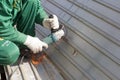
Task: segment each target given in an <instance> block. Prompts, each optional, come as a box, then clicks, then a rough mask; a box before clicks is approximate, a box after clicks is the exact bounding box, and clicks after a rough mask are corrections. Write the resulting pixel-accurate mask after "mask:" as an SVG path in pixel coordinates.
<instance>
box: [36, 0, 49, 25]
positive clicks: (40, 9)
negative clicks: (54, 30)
mask: <svg viewBox="0 0 120 80" xmlns="http://www.w3.org/2000/svg"><path fill="white" fill-rule="evenodd" d="M37 1H38V3H37V6H38V11H37V15H36V19H35V22H36V23H38V24H41V25H43V23H42V22H43V20H44V19H45V18H48V15H47V13H46V12H45V10H44V9H43V7H42V5H41V0H37Z"/></svg>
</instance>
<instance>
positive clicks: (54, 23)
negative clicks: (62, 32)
mask: <svg viewBox="0 0 120 80" xmlns="http://www.w3.org/2000/svg"><path fill="white" fill-rule="evenodd" d="M43 26H44V27H46V28H48V29H58V28H59V21H58V17H57V16H56V15H53V18H46V19H44V20H43Z"/></svg>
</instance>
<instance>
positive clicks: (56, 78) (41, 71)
mask: <svg viewBox="0 0 120 80" xmlns="http://www.w3.org/2000/svg"><path fill="white" fill-rule="evenodd" d="M4 68H5V74H6V78H7V80H64V79H63V78H62V76H61V75H60V74H59V72H58V71H57V69H56V68H55V67H54V65H53V64H52V63H51V61H50V60H49V59H48V58H44V59H43V61H42V62H41V63H40V64H38V65H33V64H32V63H31V62H30V61H23V63H21V64H18V63H16V64H14V65H8V66H6V67H4Z"/></svg>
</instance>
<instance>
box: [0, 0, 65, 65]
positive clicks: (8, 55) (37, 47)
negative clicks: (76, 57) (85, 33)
mask: <svg viewBox="0 0 120 80" xmlns="http://www.w3.org/2000/svg"><path fill="white" fill-rule="evenodd" d="M35 23H37V24H40V25H42V26H44V27H46V28H49V29H51V28H52V29H57V28H59V21H58V18H57V16H56V15H54V14H53V17H52V18H49V17H48V15H47V14H46V12H45V11H44V9H43V7H42V6H41V2H40V1H39V0H0V65H9V64H13V63H15V62H16V61H17V59H18V57H19V55H20V50H19V46H18V45H17V44H20V45H25V46H26V47H28V48H29V49H30V50H31V51H32V52H33V53H38V52H40V51H42V48H43V47H45V48H48V44H46V43H45V42H43V41H42V40H40V39H38V38H37V37H35ZM54 35H55V36H56V37H57V38H59V39H60V38H61V36H63V35H64V31H63V30H60V31H57V32H55V33H54Z"/></svg>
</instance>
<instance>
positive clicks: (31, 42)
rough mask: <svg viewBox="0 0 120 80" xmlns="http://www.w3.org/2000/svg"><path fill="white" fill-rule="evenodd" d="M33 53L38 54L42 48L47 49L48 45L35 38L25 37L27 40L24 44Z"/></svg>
mask: <svg viewBox="0 0 120 80" xmlns="http://www.w3.org/2000/svg"><path fill="white" fill-rule="evenodd" d="M24 45H26V46H27V47H28V48H29V49H31V51H33V53H38V52H40V51H42V49H43V47H44V48H46V49H47V48H48V45H47V44H46V43H44V42H42V41H41V40H39V39H38V38H37V37H32V36H27V39H26V41H25V43H24Z"/></svg>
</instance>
